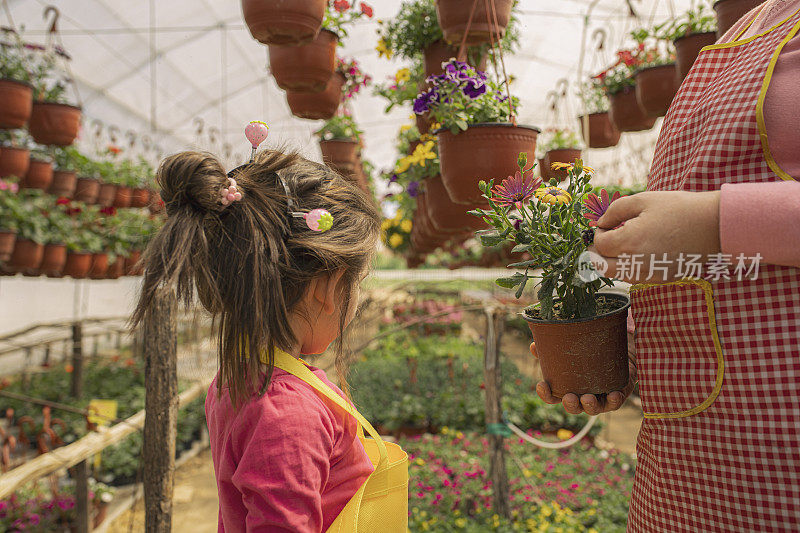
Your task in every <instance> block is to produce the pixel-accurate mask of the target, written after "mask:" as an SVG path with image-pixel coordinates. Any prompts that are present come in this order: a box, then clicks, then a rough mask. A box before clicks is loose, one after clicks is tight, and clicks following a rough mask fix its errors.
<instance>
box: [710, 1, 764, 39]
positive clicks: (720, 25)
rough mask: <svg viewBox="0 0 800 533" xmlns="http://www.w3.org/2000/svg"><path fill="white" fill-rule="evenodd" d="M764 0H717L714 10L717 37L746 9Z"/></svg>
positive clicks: (743, 14) (744, 12) (723, 33)
mask: <svg viewBox="0 0 800 533" xmlns="http://www.w3.org/2000/svg"><path fill="white" fill-rule="evenodd" d="M764 2H765V0H717V1H716V2H714V11H715V12H716V14H717V39H719V38H720V37H722V36H723V35H725V32H727V31H728V30H729V29H731V28H732V27H733V25H734V24H736V22H737V21H738V20H739V19H740V18H742V17H743V16H745V15H746V14H747V12H748V11H750V10H751V9H753V8H754V7H756V6H759V5H761V4H763V3H764Z"/></svg>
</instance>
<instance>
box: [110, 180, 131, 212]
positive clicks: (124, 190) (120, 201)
mask: <svg viewBox="0 0 800 533" xmlns="http://www.w3.org/2000/svg"><path fill="white" fill-rule="evenodd" d="M131 194H132V190H131V188H130V187H126V186H124V185H117V190H116V191H114V203H113V204H112V205H113V206H114V207H130V206H131Z"/></svg>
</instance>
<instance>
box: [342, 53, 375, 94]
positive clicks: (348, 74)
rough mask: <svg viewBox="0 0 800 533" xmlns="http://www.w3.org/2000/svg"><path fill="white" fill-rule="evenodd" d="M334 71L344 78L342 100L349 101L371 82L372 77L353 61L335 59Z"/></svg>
mask: <svg viewBox="0 0 800 533" xmlns="http://www.w3.org/2000/svg"><path fill="white" fill-rule="evenodd" d="M336 61H337V66H336V70H337V71H338V72H341V73H342V75H343V76H344V86H343V87H342V98H343V99H344V100H349V99H351V98H353V97H354V96H355V95H356V94H358V93H359V92H360V91H361V89H363V88H365V87H366V86H367V85H369V84H370V83H371V82H372V77H371V76H370V75H369V74H365V73H364V72H363V71H362V70H361V66H360V65H359V64H358V61H356V60H355V59H352V58H351V59H342V58H337V60H336Z"/></svg>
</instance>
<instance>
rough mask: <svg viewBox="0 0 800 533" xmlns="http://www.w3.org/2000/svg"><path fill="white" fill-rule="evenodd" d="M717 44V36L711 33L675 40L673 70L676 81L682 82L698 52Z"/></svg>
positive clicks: (695, 34) (693, 34)
mask: <svg viewBox="0 0 800 533" xmlns="http://www.w3.org/2000/svg"><path fill="white" fill-rule="evenodd" d="M715 42H717V34H716V33H714V32H713V31H712V32H706V33H692V34H691V35H687V36H685V37H680V38H678V39H675V41H674V44H675V70H676V71H677V73H678V80H679V81H683V79H684V78H686V75H687V74H689V71H690V70H691V69H692V65H694V62H695V61H696V60H697V56H698V55H700V50H702V49H703V48H704V47H706V46H710V45H712V44H714V43H715Z"/></svg>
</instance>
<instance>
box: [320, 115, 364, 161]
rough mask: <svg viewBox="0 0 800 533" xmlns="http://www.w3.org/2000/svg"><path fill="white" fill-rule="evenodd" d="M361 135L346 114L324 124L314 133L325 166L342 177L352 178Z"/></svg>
mask: <svg viewBox="0 0 800 533" xmlns="http://www.w3.org/2000/svg"><path fill="white" fill-rule="evenodd" d="M361 133H362V132H361V130H359V129H358V126H357V125H356V123H355V121H354V120H353V117H352V116H350V115H348V114H341V115H337V116H335V117H333V118H332V119H330V120H328V121H327V122H325V124H324V125H323V126H322V128H320V129H319V130H318V131H317V132H316V135H317V136H318V137H319V147H320V150H321V152H322V160H323V161H324V162H325V164H326V165H328V166H330V167H331V168H332V169H334V170H335V171H337V172H339V173H340V174H342V175H345V176H352V175H353V172H354V171H355V168H356V163H357V161H358V150H359V142H360V140H361Z"/></svg>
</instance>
